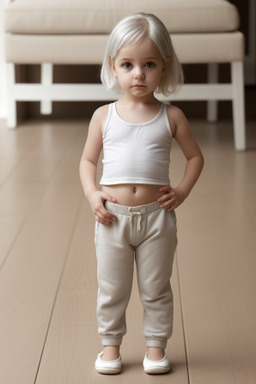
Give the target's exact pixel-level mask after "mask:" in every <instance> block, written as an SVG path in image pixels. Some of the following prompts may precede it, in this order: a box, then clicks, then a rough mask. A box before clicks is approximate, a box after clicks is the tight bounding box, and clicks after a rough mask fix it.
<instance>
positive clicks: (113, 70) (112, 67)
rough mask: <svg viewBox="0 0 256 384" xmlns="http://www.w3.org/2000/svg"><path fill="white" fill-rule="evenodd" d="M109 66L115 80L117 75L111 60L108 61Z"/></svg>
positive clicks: (113, 62)
mask: <svg viewBox="0 0 256 384" xmlns="http://www.w3.org/2000/svg"><path fill="white" fill-rule="evenodd" d="M109 65H110V67H111V69H112V72H113V74H114V76H115V77H116V78H117V73H116V67H115V61H114V60H112V59H109Z"/></svg>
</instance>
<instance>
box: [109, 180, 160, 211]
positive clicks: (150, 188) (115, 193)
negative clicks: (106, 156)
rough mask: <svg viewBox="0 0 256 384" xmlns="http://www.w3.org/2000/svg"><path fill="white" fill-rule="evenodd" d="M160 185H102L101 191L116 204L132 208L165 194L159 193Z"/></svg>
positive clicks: (155, 199)
mask: <svg viewBox="0 0 256 384" xmlns="http://www.w3.org/2000/svg"><path fill="white" fill-rule="evenodd" d="M159 188H161V185H149V184H118V185H103V186H102V191H103V192H105V193H107V194H109V195H110V196H112V197H114V198H115V199H116V204H120V205H127V206H130V207H134V206H137V205H144V204H149V203H152V202H154V201H157V199H158V198H159V197H160V196H163V195H164V194H165V192H160V191H159Z"/></svg>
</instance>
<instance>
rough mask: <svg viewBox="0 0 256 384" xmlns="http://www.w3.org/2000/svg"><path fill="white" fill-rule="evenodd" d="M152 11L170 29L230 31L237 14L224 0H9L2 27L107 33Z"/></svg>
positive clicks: (25, 30) (39, 31) (20, 30)
mask: <svg viewBox="0 0 256 384" xmlns="http://www.w3.org/2000/svg"><path fill="white" fill-rule="evenodd" d="M136 12H147V13H154V14H156V15H157V16H158V17H159V18H160V19H161V20H162V21H163V22H164V24H165V25H166V27H167V29H168V31H169V32H170V33H189V32H191V33H198V32H199V33H200V32H204V33H205V32H227V31H234V30H236V29H237V28H238V26H239V15H238V12H237V9H236V7H235V6H234V5H232V4H231V3H229V2H228V1H225V0H157V1H156V0H129V1H127V0H111V1H109V0H93V1H91V0H13V1H12V2H11V3H10V4H9V5H8V6H7V7H6V9H5V31H6V32H9V33H18V34H19V33H20V34H92V33H95V34H97V33H99V34H108V33H110V32H111V30H112V29H113V27H114V26H115V25H116V23H117V22H118V21H119V20H121V19H122V18H123V17H125V16H127V15H130V14H132V13H136Z"/></svg>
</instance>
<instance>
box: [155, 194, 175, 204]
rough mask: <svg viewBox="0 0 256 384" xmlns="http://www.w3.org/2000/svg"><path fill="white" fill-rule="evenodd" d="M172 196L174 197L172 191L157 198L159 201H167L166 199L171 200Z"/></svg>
mask: <svg viewBox="0 0 256 384" xmlns="http://www.w3.org/2000/svg"><path fill="white" fill-rule="evenodd" d="M171 198H172V195H171V194H170V193H168V194H166V195H163V196H161V197H159V198H158V199H157V201H159V202H161V201H165V200H168V199H169V200H170V199H171Z"/></svg>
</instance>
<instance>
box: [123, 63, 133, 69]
mask: <svg viewBox="0 0 256 384" xmlns="http://www.w3.org/2000/svg"><path fill="white" fill-rule="evenodd" d="M122 67H123V68H124V69H131V68H132V64H131V63H129V62H127V63H123V64H122Z"/></svg>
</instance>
